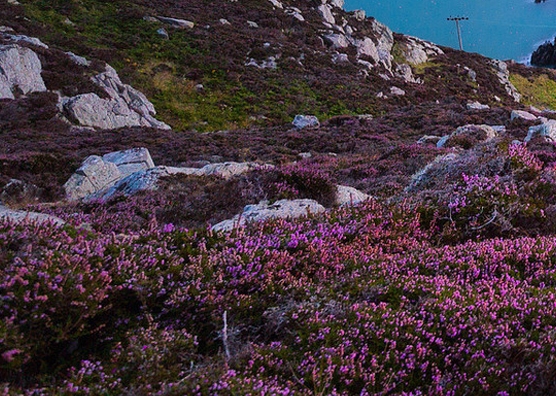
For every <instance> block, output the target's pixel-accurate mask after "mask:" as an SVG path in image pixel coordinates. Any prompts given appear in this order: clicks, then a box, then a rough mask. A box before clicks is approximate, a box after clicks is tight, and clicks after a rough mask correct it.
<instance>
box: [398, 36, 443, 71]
mask: <svg viewBox="0 0 556 396" xmlns="http://www.w3.org/2000/svg"><path fill="white" fill-rule="evenodd" d="M399 47H400V49H401V52H402V55H403V57H404V58H405V60H406V61H407V62H408V63H410V64H412V65H419V64H421V63H425V62H427V61H428V60H429V58H431V57H434V56H438V55H442V54H444V51H442V50H441V49H440V48H439V47H437V46H436V45H434V44H432V43H429V42H427V41H423V40H420V39H418V38H416V37H411V36H405V41H404V42H403V43H400V44H399Z"/></svg>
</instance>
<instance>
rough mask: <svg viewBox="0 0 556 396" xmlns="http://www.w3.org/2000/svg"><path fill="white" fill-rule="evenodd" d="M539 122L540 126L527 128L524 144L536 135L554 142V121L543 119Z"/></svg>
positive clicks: (555, 139)
mask: <svg viewBox="0 0 556 396" xmlns="http://www.w3.org/2000/svg"><path fill="white" fill-rule="evenodd" d="M541 120H542V124H540V125H534V126H532V127H530V128H529V130H528V132H527V136H526V137H525V140H524V141H525V142H526V143H527V142H528V141H530V140H531V139H533V137H535V136H537V135H538V136H542V137H544V138H545V139H546V140H548V141H551V142H556V120H547V119H546V118H544V117H542V118H541Z"/></svg>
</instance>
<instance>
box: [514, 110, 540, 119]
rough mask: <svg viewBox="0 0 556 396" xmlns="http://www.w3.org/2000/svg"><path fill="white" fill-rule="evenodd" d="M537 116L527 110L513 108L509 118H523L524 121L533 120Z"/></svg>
mask: <svg viewBox="0 0 556 396" xmlns="http://www.w3.org/2000/svg"><path fill="white" fill-rule="evenodd" d="M537 118H538V117H537V116H536V115H534V114H531V113H529V112H528V111H523V110H513V111H512V114H511V116H510V120H511V121H514V120H525V121H535V120H536V119H537Z"/></svg>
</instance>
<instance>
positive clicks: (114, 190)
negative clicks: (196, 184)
mask: <svg viewBox="0 0 556 396" xmlns="http://www.w3.org/2000/svg"><path fill="white" fill-rule="evenodd" d="M187 169H191V168H172V167H166V166H156V167H154V168H150V169H143V170H140V171H138V172H135V173H132V174H130V175H128V176H126V177H124V178H122V179H119V180H118V181H117V182H116V183H114V184H113V185H112V186H109V187H106V188H104V189H102V190H100V191H97V192H95V193H94V194H91V195H89V196H87V197H86V200H97V199H100V200H103V201H105V200H108V199H110V198H112V197H113V196H115V195H118V194H123V195H134V194H136V193H138V192H139V191H145V190H156V189H157V188H158V182H159V180H160V179H161V178H162V177H165V176H171V175H175V174H179V173H185V174H189V173H187V171H182V170H187Z"/></svg>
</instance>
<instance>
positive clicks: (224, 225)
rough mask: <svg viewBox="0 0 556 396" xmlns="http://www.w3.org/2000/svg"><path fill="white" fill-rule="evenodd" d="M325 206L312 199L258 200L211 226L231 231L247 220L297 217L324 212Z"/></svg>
mask: <svg viewBox="0 0 556 396" xmlns="http://www.w3.org/2000/svg"><path fill="white" fill-rule="evenodd" d="M324 211H325V208H324V206H322V205H321V204H319V203H318V202H317V201H314V200H312V199H295V200H287V199H283V200H280V201H276V202H274V203H273V204H270V203H268V201H263V202H260V203H258V204H256V205H247V206H246V207H245V208H244V209H243V213H241V214H240V215H236V216H234V218H232V219H230V220H224V221H222V222H220V223H218V224H215V225H214V226H213V227H212V230H213V231H231V230H233V229H234V228H237V227H241V226H243V225H245V224H246V223H248V222H254V221H264V220H268V219H276V218H292V219H293V218H298V217H302V216H307V215H308V214H316V213H321V212H324Z"/></svg>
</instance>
